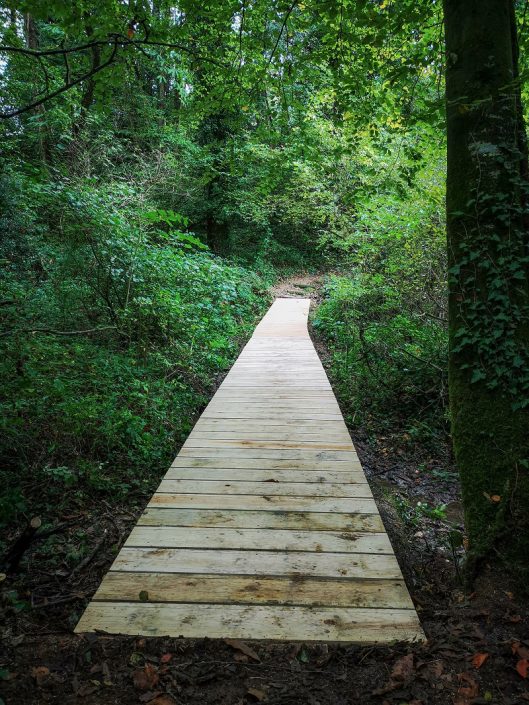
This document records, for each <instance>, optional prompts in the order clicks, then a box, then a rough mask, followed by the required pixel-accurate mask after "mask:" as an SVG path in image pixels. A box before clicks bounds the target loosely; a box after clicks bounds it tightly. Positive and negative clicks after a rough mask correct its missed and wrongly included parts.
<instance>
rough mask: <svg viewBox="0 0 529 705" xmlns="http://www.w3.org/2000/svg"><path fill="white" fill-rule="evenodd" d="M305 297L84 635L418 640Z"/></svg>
mask: <svg viewBox="0 0 529 705" xmlns="http://www.w3.org/2000/svg"><path fill="white" fill-rule="evenodd" d="M309 306H310V301H308V300H306V299H278V300H276V302H275V303H274V305H273V306H272V307H271V308H270V310H269V312H268V313H267V315H266V316H265V317H264V318H263V319H262V321H261V322H260V323H259V325H258V326H257V327H256V329H255V331H254V335H253V336H252V338H251V339H250V341H249V342H248V343H247V345H246V346H245V347H244V349H243V350H242V352H241V354H240V356H239V358H238V360H237V362H236V363H235V365H234V366H233V367H232V369H231V370H230V371H229V372H228V374H227V375H226V377H225V379H224V380H223V382H222V384H221V385H220V387H219V389H218V390H217V393H216V394H215V395H214V397H213V398H212V399H211V401H210V403H209V404H208V406H207V407H206V409H205V411H204V412H203V414H202V416H201V417H200V419H199V420H198V422H197V423H196V425H195V427H194V428H193V430H192V432H191V433H190V434H189V436H188V439H187V440H186V442H185V444H184V446H183V447H182V449H181V450H180V453H179V454H178V456H177V458H176V459H175V460H174V462H173V463H172V465H171V467H170V468H169V470H168V472H167V474H166V476H165V477H164V478H163V480H162V481H161V483H160V486H159V489H158V491H157V492H156V493H155V494H154V495H153V497H152V498H151V501H150V503H149V505H148V507H147V508H146V510H145V511H144V512H143V514H142V515H141V516H140V518H139V520H138V522H137V525H136V527H135V528H134V529H133V530H132V532H131V534H130V536H129V538H128V539H127V541H126V544H125V546H124V547H123V548H122V549H121V551H120V552H119V554H118V555H117V557H116V559H115V561H114V564H113V566H112V569H111V570H110V572H109V573H108V574H107V576H106V577H105V579H104V580H103V583H102V584H101V586H100V588H99V590H98V591H97V594H96V596H95V598H94V601H93V602H92V603H91V604H90V605H89V606H88V608H87V610H86V611H85V613H84V615H83V617H82V618H81V621H80V623H79V624H78V626H77V631H91V630H94V629H98V630H103V631H110V632H121V633H125V634H146V635H148V634H152V635H160V636H161V635H171V636H180V635H182V636H187V637H192V638H197V637H205V636H207V637H210V638H212V637H232V638H244V639H292V640H298V639H299V640H303V641H307V640H315V641H358V642H361V643H369V642H376V641H381V642H388V641H392V640H395V639H421V638H423V633H422V630H421V627H420V624H419V621H418V619H417V615H416V613H415V610H414V609H413V605H412V602H411V599H410V596H409V594H408V591H407V589H406V586H405V584H404V581H403V579H402V575H401V572H400V569H399V566H398V563H397V560H396V558H395V556H394V554H393V551H392V548H391V544H390V542H389V539H388V536H387V534H386V532H385V530H384V526H383V524H382V521H381V518H380V515H379V514H378V511H377V508H376V504H375V502H374V500H373V498H372V495H371V491H370V488H369V486H368V484H367V482H366V479H365V475H364V473H363V471H362V467H361V465H360V462H359V460H358V457H357V454H356V451H355V448H354V445H353V443H352V441H351V438H350V435H349V432H348V429H347V427H346V425H345V423H344V420H343V417H342V414H341V411H340V407H339V405H338V403H337V401H336V398H335V396H334V394H333V391H332V387H331V385H330V383H329V380H328V379H327V376H326V374H325V370H324V368H323V366H322V364H321V361H320V359H319V357H318V355H317V353H316V351H315V349H314V346H313V344H312V341H311V340H310V337H309V335H308V331H307V325H306V323H307V316H308V311H309Z"/></svg>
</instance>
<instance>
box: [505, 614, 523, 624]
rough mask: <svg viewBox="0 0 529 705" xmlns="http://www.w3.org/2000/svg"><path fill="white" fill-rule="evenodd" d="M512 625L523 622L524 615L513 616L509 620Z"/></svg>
mask: <svg viewBox="0 0 529 705" xmlns="http://www.w3.org/2000/svg"><path fill="white" fill-rule="evenodd" d="M507 619H508V620H509V622H511V624H518V622H521V621H522V615H521V614H511V615H509V617H508V618H507Z"/></svg>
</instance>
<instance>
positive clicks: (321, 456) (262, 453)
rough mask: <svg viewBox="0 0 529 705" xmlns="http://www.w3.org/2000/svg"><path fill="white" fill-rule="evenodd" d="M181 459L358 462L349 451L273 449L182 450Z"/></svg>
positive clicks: (352, 452) (355, 456)
mask: <svg viewBox="0 0 529 705" xmlns="http://www.w3.org/2000/svg"><path fill="white" fill-rule="evenodd" d="M179 457H180V458H238V457H240V458H269V459H273V460H305V461H307V460H313V461H314V462H317V461H318V460H356V459H357V455H356V453H355V452H354V451H352V450H351V451H348V450H310V449H308V448H307V449H303V450H296V449H285V450H280V449H271V448H187V447H186V448H182V450H181V451H180V453H179Z"/></svg>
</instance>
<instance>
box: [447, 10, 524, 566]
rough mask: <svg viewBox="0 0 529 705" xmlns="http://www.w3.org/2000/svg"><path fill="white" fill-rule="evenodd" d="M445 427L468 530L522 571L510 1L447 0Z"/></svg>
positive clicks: (518, 222) (518, 173)
mask: <svg viewBox="0 0 529 705" xmlns="http://www.w3.org/2000/svg"><path fill="white" fill-rule="evenodd" d="M444 11H445V31H446V65H447V68H446V93H447V132H448V177H447V219H448V254H449V266H450V275H449V281H450V292H449V298H450V301H449V318H450V360H449V389H450V397H451V402H450V403H451V413H452V435H453V444H454V452H455V457H456V461H457V464H458V467H459V471H460V475H461V483H462V492H463V504H464V509H465V520H466V531H467V535H468V539H469V554H468V555H469V567H470V568H471V570H472V569H476V568H477V567H479V565H480V562H481V561H482V559H483V558H486V559H490V560H491V561H492V562H493V563H495V564H500V562H503V563H504V564H505V565H506V566H508V567H512V568H513V570H515V571H516V572H518V573H522V574H525V575H528V574H529V470H528V466H529V410H528V408H527V406H526V407H524V406H523V404H524V398H525V397H526V396H527V393H528V392H527V387H528V381H529V355H528V348H529V345H528V344H529V316H528V312H529V307H528V302H529V268H528V266H527V261H529V260H527V257H528V255H529V237H528V232H527V212H526V211H527V207H526V203H527V194H528V188H527V146H526V137H525V129H524V125H523V117H522V112H521V102H520V89H519V83H518V65H517V64H518V48H517V37H516V26H515V22H514V5H513V2H512V0H444Z"/></svg>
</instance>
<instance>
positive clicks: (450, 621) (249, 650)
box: [0, 274, 529, 705]
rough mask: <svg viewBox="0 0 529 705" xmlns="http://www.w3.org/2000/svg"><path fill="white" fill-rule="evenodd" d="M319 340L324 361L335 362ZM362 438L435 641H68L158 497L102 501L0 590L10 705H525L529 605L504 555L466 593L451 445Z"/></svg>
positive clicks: (358, 435)
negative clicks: (413, 445) (500, 565)
mask: <svg viewBox="0 0 529 705" xmlns="http://www.w3.org/2000/svg"><path fill="white" fill-rule="evenodd" d="M322 281H323V279H322V277H321V276H320V275H309V274H307V275H306V276H303V277H299V278H297V279H295V280H288V281H285V282H282V283H281V284H280V285H278V286H277V287H275V289H274V291H273V292H272V293H273V294H274V295H275V296H307V297H308V296H310V297H312V298H315V299H317V298H318V297H319V293H320V291H321V286H322ZM316 343H317V346H318V350H319V352H320V354H321V355H322V359H323V361H324V363H325V362H326V351H325V349H324V348H323V347H322V345H321V342H319V341H316ZM353 437H354V441H355V444H356V446H357V449H358V452H359V455H360V457H361V460H362V462H363V464H364V468H365V470H366V473H367V475H368V477H369V480H370V482H371V485H372V487H373V490H374V492H375V494H376V497H377V501H378V506H379V509H380V511H381V514H382V517H383V520H384V522H385V525H386V528H387V530H388V533H389V534H390V537H391V540H392V542H393V546H394V548H395V551H396V554H397V558H398V559H399V562H400V565H401V568H402V570H403V573H404V576H405V578H406V581H407V584H408V588H409V590H410V593H411V595H412V598H413V600H414V603H415V605H416V608H417V611H418V614H419V616H420V618H421V621H422V624H423V628H424V630H425V633H426V635H427V638H428V641H427V642H426V643H425V644H408V643H399V644H394V645H392V646H384V647H382V646H376V645H374V646H365V647H359V646H352V645H331V644H317V643H306V644H299V643H273V642H248V643H246V644H244V643H239V642H230V641H229V640H227V641H223V640H209V639H202V640H198V641H197V640H186V639H169V638H147V639H144V638H136V637H118V636H108V635H104V634H98V635H90V636H76V635H73V634H72V629H73V627H74V625H75V624H76V622H77V620H78V618H79V616H80V614H81V612H82V610H83V608H84V606H85V605H86V603H87V602H88V600H89V599H90V597H91V595H92V594H93V592H94V591H95V589H96V587H97V586H98V584H99V582H100V580H101V578H102V577H103V575H104V574H105V573H106V571H107V570H108V568H109V566H110V564H111V563H112V560H113V558H114V556H115V554H116V552H117V551H118V549H119V547H120V546H121V544H122V543H123V541H124V539H125V538H126V536H127V535H128V533H129V531H130V530H131V528H132V527H133V525H134V524H135V522H136V520H137V517H138V515H139V513H140V512H141V509H142V507H143V505H144V503H145V501H146V499H147V498H146V497H145V498H143V497H139V498H137V506H136V507H135V508H131V507H130V506H126V507H125V506H115V505H110V504H108V505H104V504H102V503H101V502H97V503H96V502H94V506H93V507H91V508H86V507H83V508H79V512H78V513H77V514H71V515H69V516H58V517H56V522H57V525H59V524H60V526H58V531H57V532H56V533H55V534H53V535H52V536H49V537H48V538H46V539H44V540H42V541H36V542H35V541H34V542H33V543H32V544H31V546H30V549H29V550H28V551H26V553H25V555H24V557H23V559H22V561H21V563H20V566H19V569H18V572H16V573H15V574H14V575H12V576H9V577H8V578H7V579H4V580H3V582H2V586H1V587H2V588H3V589H2V597H1V599H2V616H1V622H2V632H3V637H2V641H1V652H0V692H1V693H2V696H1V697H2V698H3V702H4V703H5V705H37V704H38V705H42V704H44V703H51V704H57V705H70V704H73V703H75V704H76V705H77V704H81V705H111V704H117V703H119V704H120V705H121V704H124V703H127V704H128V703H131V704H134V703H138V704H140V703H150V705H188V704H192V703H200V704H201V705H210V704H211V705H213V704H215V705H246V704H250V703H259V702H262V703H266V704H267V705H356V704H359V705H360V704H361V705H372V704H373V705H374V704H376V705H451V704H452V705H481V704H482V703H493V704H496V705H514V704H522V703H528V702H529V678H528V669H529V609H528V604H527V600H525V599H524V598H523V597H521V596H520V595H519V594H518V593H517V589H516V587H515V586H512V585H510V584H509V583H508V580H507V578H506V576H505V575H502V574H501V571H498V570H497V559H496V557H495V556H491V562H490V565H489V566H485V567H484V571H483V573H482V576H481V577H480V579H479V581H478V582H477V583H476V584H475V585H473V586H472V588H471V589H465V588H464V586H463V585H462V584H461V581H460V575H459V572H460V568H459V565H460V562H461V558H462V552H463V550H464V549H463V548H462V547H461V545H460V544H461V541H460V540H459V537H461V536H462V533H461V532H462V528H463V527H462V514H461V505H460V503H459V494H458V483H457V475H456V474H455V472H454V468H453V467H452V465H451V462H450V454H449V451H448V449H446V448H439V452H438V453H437V454H436V456H435V457H430V456H428V455H425V454H424V453H422V452H421V451H420V449H414V450H413V451H412V452H410V450H409V444H408V445H406V446H405V449H404V450H403V448H400V447H395V444H394V439H387V438H385V437H382V436H380V437H378V438H376V439H373V438H371V437H370V438H367V437H366V436H365V435H364V434H363V433H362V431H361V430H360V431H359V430H358V429H355V430H354V431H353ZM417 502H421V504H420V505H419V507H417ZM442 505H446V506H445V507H444V508H442V509H441V507H442ZM425 507H426V509H425ZM436 508H437V509H438V510H439V511H438V513H437V514H436V513H435V512H433V513H432V510H433V509H436ZM15 538H16V537H15V536H9V537H8V539H9V540H10V541H11V542H12V541H14V540H15ZM80 546H84V551H83V552H82V555H83V558H82V559H81V560H79V561H78V562H77V563H76V564H74V568H73V569H72V568H71V564H72V562H71V555H72V554H75V552H76V551H79V547H80ZM68 557H69V560H67V558H68ZM1 702H2V701H1V699H0V705H1Z"/></svg>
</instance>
